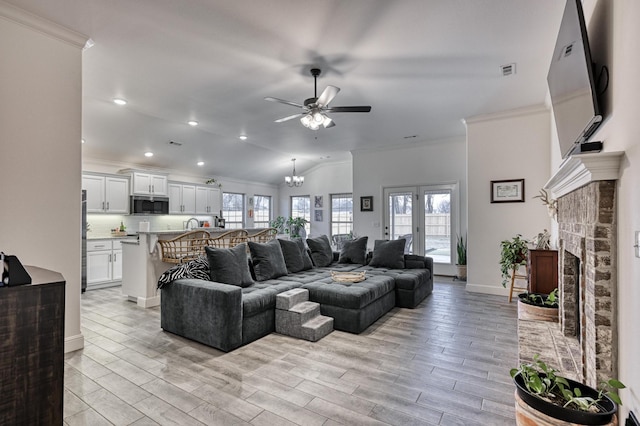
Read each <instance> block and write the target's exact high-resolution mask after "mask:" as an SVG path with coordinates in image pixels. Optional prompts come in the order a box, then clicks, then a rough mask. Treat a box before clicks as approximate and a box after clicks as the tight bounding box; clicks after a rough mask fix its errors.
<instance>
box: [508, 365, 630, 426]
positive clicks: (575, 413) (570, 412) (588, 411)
mask: <svg viewBox="0 0 640 426" xmlns="http://www.w3.org/2000/svg"><path fill="white" fill-rule="evenodd" d="M556 373H557V372H556V370H554V369H553V368H551V367H549V366H547V364H545V363H544V362H543V361H541V360H540V359H539V356H538V355H536V356H534V358H533V362H532V363H523V364H521V365H520V367H519V368H514V369H512V370H511V371H510V374H511V377H513V381H514V383H515V385H516V424H518V425H532V424H545V425H548V424H565V423H564V422H570V423H572V424H579V425H608V424H617V420H616V419H615V418H614V415H615V413H616V411H617V405H616V404H620V405H622V401H621V400H620V397H619V396H618V394H617V393H616V391H617V390H618V389H623V388H624V387H625V386H624V385H623V384H622V383H621V382H619V381H618V380H615V379H611V380H608V381H607V382H603V383H602V384H601V385H600V389H594V388H592V387H589V386H587V385H584V384H582V383H579V382H576V381H573V380H570V379H567V378H565V377H562V376H559V375H557V374H556ZM554 419H555V420H554Z"/></svg>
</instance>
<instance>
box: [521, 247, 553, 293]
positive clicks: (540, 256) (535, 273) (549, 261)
mask: <svg viewBox="0 0 640 426" xmlns="http://www.w3.org/2000/svg"><path fill="white" fill-rule="evenodd" d="M528 263H529V264H528V269H529V291H530V292H531V293H545V294H549V293H551V292H552V291H553V289H554V288H556V287H558V251H557V250H529V260H528Z"/></svg>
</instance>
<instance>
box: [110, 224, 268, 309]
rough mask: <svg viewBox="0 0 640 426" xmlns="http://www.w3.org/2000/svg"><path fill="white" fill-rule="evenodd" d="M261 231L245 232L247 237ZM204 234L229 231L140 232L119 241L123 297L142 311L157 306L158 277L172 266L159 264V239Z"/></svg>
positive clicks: (204, 229) (209, 229)
mask: <svg viewBox="0 0 640 426" xmlns="http://www.w3.org/2000/svg"><path fill="white" fill-rule="evenodd" d="M263 229H264V228H259V229H247V232H248V233H249V235H252V234H255V233H257V232H259V231H262V230H263ZM196 230H197V231H207V232H209V233H210V234H211V237H214V238H215V237H216V236H217V235H220V234H223V233H225V232H227V231H229V229H223V228H195V229H189V230H171V231H140V232H138V240H134V241H131V240H123V241H122V294H124V295H125V296H127V297H128V298H129V300H131V301H133V302H136V303H137V304H138V306H140V307H143V308H151V307H154V306H158V305H160V293H159V292H158V290H157V283H158V277H160V275H162V273H163V272H164V271H166V270H167V269H169V268H171V267H172V266H174V265H175V263H167V262H163V261H162V253H161V250H160V247H159V245H158V241H159V240H171V239H173V238H175V237H178V236H180V235H182V234H185V233H187V232H190V231H196Z"/></svg>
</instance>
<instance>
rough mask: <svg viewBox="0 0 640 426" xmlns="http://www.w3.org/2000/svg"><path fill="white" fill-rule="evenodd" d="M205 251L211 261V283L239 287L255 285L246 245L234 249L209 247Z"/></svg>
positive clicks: (239, 245)
mask: <svg viewBox="0 0 640 426" xmlns="http://www.w3.org/2000/svg"><path fill="white" fill-rule="evenodd" d="M204 249H205V251H206V252H207V258H208V259H209V269H210V271H211V272H210V276H211V281H216V282H219V283H223V284H231V285H236V286H239V287H249V286H250V285H252V284H253V280H252V279H251V272H250V271H249V262H248V261H247V246H246V245H245V244H238V245H237V246H235V247H232V248H217V247H208V246H207V247H205V248H204Z"/></svg>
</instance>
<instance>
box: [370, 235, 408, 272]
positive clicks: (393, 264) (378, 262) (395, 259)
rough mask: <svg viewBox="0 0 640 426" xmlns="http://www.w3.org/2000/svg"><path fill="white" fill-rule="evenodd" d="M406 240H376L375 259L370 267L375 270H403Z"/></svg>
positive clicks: (373, 258)
mask: <svg viewBox="0 0 640 426" xmlns="http://www.w3.org/2000/svg"><path fill="white" fill-rule="evenodd" d="M405 242H406V240H405V239H404V238H400V239H399V240H391V241H389V240H376V242H375V245H374V247H373V257H372V258H371V262H369V266H372V267H375V268H389V269H403V268H404V245H405Z"/></svg>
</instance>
